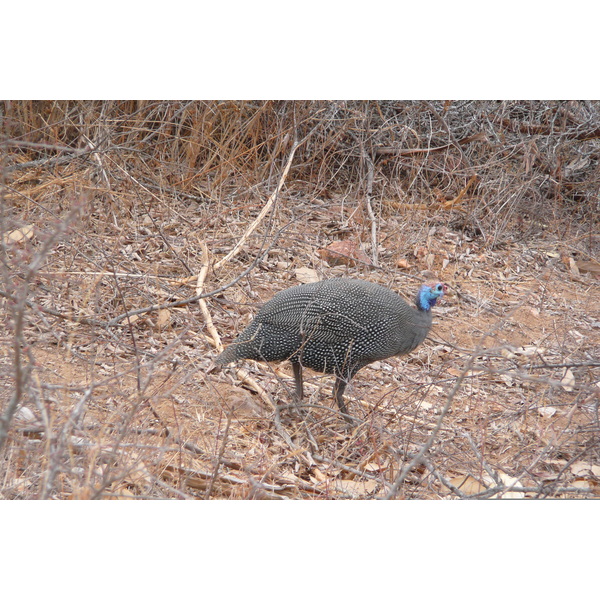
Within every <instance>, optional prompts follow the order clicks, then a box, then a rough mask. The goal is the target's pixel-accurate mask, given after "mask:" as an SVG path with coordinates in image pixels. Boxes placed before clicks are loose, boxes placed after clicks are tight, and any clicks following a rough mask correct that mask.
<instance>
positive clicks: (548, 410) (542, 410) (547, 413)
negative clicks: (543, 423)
mask: <svg viewBox="0 0 600 600" xmlns="http://www.w3.org/2000/svg"><path fill="white" fill-rule="evenodd" d="M537 410H538V413H539V414H540V415H541V416H542V417H546V418H547V419H549V418H550V417H553V416H554V415H555V414H556V408H554V406H540V407H539V408H538V409H537Z"/></svg>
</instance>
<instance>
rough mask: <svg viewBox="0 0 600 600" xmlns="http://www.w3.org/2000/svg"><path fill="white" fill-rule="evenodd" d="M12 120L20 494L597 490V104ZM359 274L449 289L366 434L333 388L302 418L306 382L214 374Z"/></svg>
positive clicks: (2, 427)
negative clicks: (230, 347) (305, 303)
mask: <svg viewBox="0 0 600 600" xmlns="http://www.w3.org/2000/svg"><path fill="white" fill-rule="evenodd" d="M0 116H1V120H2V121H1V130H0V135H1V137H0V147H1V149H2V154H1V160H2V162H1V164H0V174H1V177H2V180H1V182H0V183H1V190H0V194H1V211H2V212H1V219H0V222H1V226H2V231H1V232H0V233H1V235H2V247H1V249H0V250H1V254H2V260H1V261H0V269H1V272H0V278H1V279H0V306H1V315H2V319H3V322H4V324H5V327H4V328H3V331H2V332H1V334H0V335H1V337H0V340H1V344H0V348H1V354H0V361H1V362H0V364H1V379H0V475H1V479H0V496H1V497H2V498H127V497H134V498H322V499H337V498H385V497H394V498H463V497H478V498H491V497H530V498H547V497H554V498H557V497H560V498H564V497H569V498H589V497H595V496H598V495H599V494H600V444H599V442H600V420H599V407H598V404H599V399H600V383H599V382H600V353H599V347H600V306H599V305H600V301H599V293H598V292H599V287H600V263H599V256H598V250H599V247H600V234H599V232H598V221H599V217H598V215H599V214H600V210H599V208H600V197H599V190H600V166H599V165H600V104H599V103H595V102H491V101H490V102H446V103H443V102H432V103H429V102H391V101H388V102H233V101H227V102H216V101H215V102H212V101H211V102H49V101H44V102H3V103H2V104H1V105H0ZM332 244H334V245H333V246H331V245H332ZM342 274H343V275H349V276H356V277H363V278H368V279H370V280H372V281H376V282H379V283H382V284H384V285H387V286H390V287H392V288H394V289H396V290H398V291H399V292H400V293H401V294H403V295H404V296H411V297H412V296H413V294H414V292H415V291H416V288H417V287H418V285H419V283H420V282H421V281H422V280H430V279H437V280H442V281H444V282H446V283H447V284H448V286H449V287H450V293H449V294H448V295H447V296H446V297H445V298H444V301H443V302H442V303H441V304H439V305H438V306H437V307H436V309H435V317H434V328H433V330H432V334H431V336H430V339H429V340H428V341H426V342H425V343H424V344H423V345H422V346H421V347H420V348H419V349H418V350H417V351H416V352H414V353H413V354H412V355H410V356H409V357H407V358H402V359H390V360H388V361H384V362H382V363H379V364H374V365H372V366H371V367H369V368H365V369H364V370H362V371H361V372H360V373H359V374H358V375H357V377H356V378H355V379H354V380H353V381H352V384H351V385H350V386H349V387H348V390H347V398H348V401H349V407H350V410H351V411H352V412H353V414H354V415H355V416H356V417H357V418H359V419H360V421H359V422H357V425H356V427H355V428H354V429H352V430H348V429H347V428H346V425H345V422H344V420H343V419H342V418H341V417H340V415H339V413H338V412H337V407H336V405H335V402H334V401H333V400H332V398H331V383H332V380H331V378H330V377H326V376H322V375H320V374H314V373H310V374H309V373H306V375H307V376H308V377H307V379H308V385H307V386H306V387H307V390H306V391H307V392H308V393H307V394H306V395H307V403H308V404H309V408H308V409H307V414H306V416H305V417H304V418H303V417H301V416H300V415H299V414H298V413H297V412H296V411H295V410H289V408H290V407H289V405H288V403H289V402H291V396H290V391H291V390H292V389H293V385H292V381H291V370H290V369H289V368H288V365H286V364H283V365H279V366H278V365H265V364H254V363H246V364H243V365H237V366H236V367H235V368H227V369H223V370H218V369H215V368H214V366H213V365H212V358H213V357H214V356H215V355H216V353H217V347H218V346H219V344H220V343H221V342H222V343H228V342H229V341H231V340H232V339H233V337H235V335H236V333H238V332H239V331H240V330H241V329H242V328H243V327H244V326H245V325H246V324H247V323H248V321H249V320H250V319H251V317H252V315H253V314H255V312H256V309H257V307H258V306H259V305H260V303H261V302H264V301H265V300H267V299H269V298H270V297H271V296H272V295H273V293H275V292H276V291H278V290H281V289H284V288H286V287H289V286H291V285H295V284H297V283H299V282H301V281H304V280H306V279H310V278H314V277H319V278H326V277H333V276H337V275H342ZM219 336H221V338H220V337H219Z"/></svg>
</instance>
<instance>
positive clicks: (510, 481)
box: [492, 471, 525, 498]
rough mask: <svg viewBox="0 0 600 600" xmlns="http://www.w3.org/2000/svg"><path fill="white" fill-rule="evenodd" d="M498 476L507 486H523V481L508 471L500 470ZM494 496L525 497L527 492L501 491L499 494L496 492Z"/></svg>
mask: <svg viewBox="0 0 600 600" xmlns="http://www.w3.org/2000/svg"><path fill="white" fill-rule="evenodd" d="M498 477H499V478H500V481H502V483H503V484H505V485H506V486H507V487H512V486H519V487H521V482H520V481H519V480H518V479H517V478H516V477H511V476H510V475H508V474H507V473H503V472H502V471H499V472H498ZM492 498H525V492H513V491H508V492H501V493H499V494H494V495H493V496H492Z"/></svg>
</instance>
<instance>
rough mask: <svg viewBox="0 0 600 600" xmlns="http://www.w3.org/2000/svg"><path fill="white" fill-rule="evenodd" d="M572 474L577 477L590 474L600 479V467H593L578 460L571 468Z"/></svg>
mask: <svg viewBox="0 0 600 600" xmlns="http://www.w3.org/2000/svg"><path fill="white" fill-rule="evenodd" d="M570 469H571V473H573V475H577V476H580V477H581V476H589V475H590V474H592V475H594V476H595V477H600V465H592V464H591V463H586V462H584V461H582V460H578V461H577V462H574V463H573V464H572V465H571V467H570Z"/></svg>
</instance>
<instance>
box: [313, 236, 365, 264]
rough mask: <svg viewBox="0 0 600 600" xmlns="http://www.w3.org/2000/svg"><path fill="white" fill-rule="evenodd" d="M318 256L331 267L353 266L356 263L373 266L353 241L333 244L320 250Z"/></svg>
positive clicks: (358, 245)
mask: <svg viewBox="0 0 600 600" xmlns="http://www.w3.org/2000/svg"><path fill="white" fill-rule="evenodd" d="M319 256H320V257H321V258H322V259H323V260H326V261H327V262H328V263H329V264H330V265H331V266H332V267H333V266H336V265H355V264H356V263H357V262H360V263H362V264H367V265H372V264H373V263H372V262H371V259H370V258H369V257H368V256H367V255H366V254H365V252H364V250H363V249H362V248H361V247H360V244H359V243H358V242H355V241H353V240H341V241H337V242H333V243H331V244H329V246H327V248H321V249H320V250H319Z"/></svg>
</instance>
